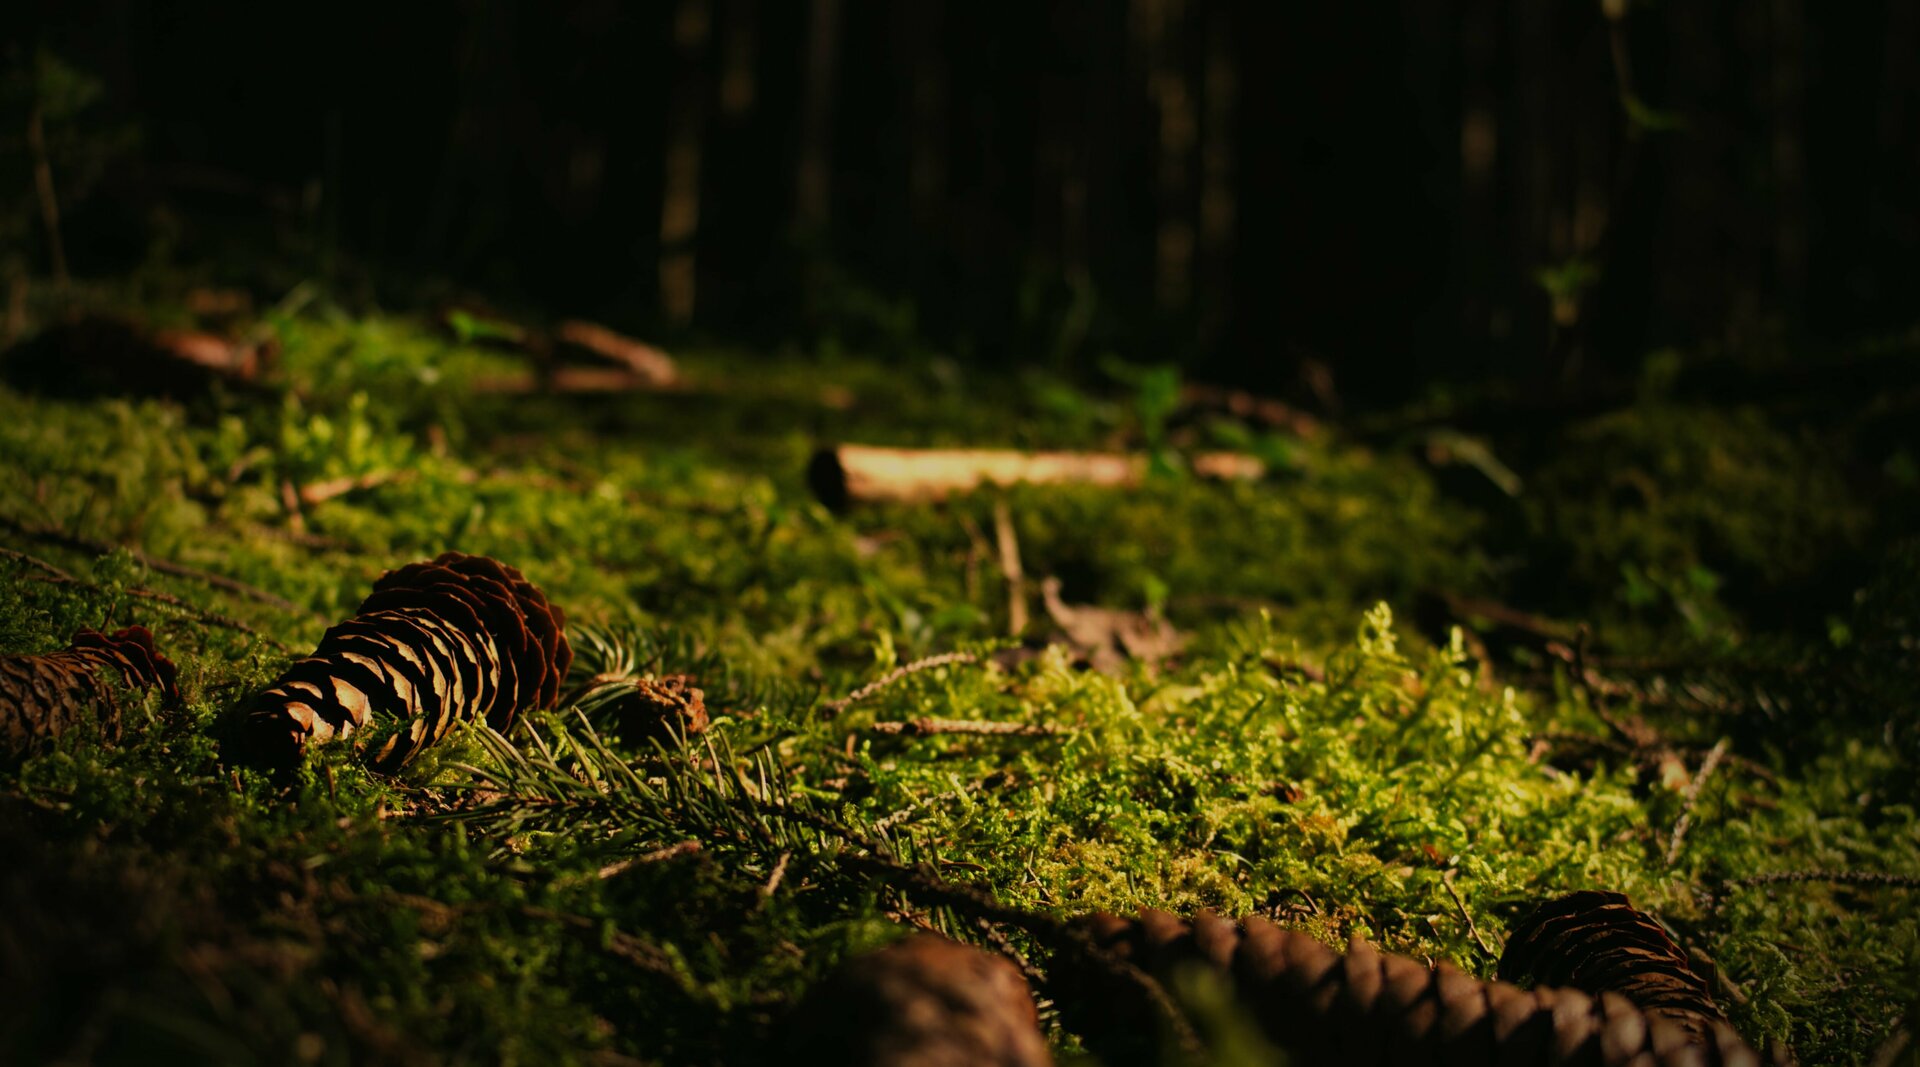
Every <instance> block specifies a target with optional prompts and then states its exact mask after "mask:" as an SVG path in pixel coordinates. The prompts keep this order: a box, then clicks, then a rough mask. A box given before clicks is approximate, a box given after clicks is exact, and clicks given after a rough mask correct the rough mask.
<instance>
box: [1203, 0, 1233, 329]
mask: <svg viewBox="0 0 1920 1067" xmlns="http://www.w3.org/2000/svg"><path fill="white" fill-rule="evenodd" d="M1205 31H1206V35H1207V49H1206V75H1205V79H1204V81H1203V82H1202V89H1201V98H1202V101H1203V102H1204V104H1205V114H1206V121H1205V124H1204V125H1203V127H1202V129H1201V142H1200V279H1201V285H1202V287H1203V291H1202V294H1201V299H1200V306H1201V312H1200V340H1201V344H1202V345H1203V346H1206V347H1211V346H1212V344H1213V343H1214V342H1215V341H1216V340H1218V338H1219V337H1220V336H1221V335H1222V334H1224V333H1225V332H1226V327H1227V320H1228V318H1229V317H1230V316H1231V314H1232V303H1231V300H1230V295H1231V294H1232V292H1233V230H1234V220H1235V218H1236V217H1237V216H1238V207H1239V205H1238V204H1237V203H1236V202H1235V200H1234V188H1233V152H1234V136H1233V131H1234V125H1233V124H1234V117H1235V103H1236V101H1237V97H1238V95H1239V91H1240V88H1239V71H1237V70H1236V69H1235V68H1234V64H1233V23H1232V15H1231V9H1230V8H1228V7H1225V6H1219V7H1215V8H1213V9H1212V10H1210V11H1208V12H1207V18H1206V27H1205Z"/></svg>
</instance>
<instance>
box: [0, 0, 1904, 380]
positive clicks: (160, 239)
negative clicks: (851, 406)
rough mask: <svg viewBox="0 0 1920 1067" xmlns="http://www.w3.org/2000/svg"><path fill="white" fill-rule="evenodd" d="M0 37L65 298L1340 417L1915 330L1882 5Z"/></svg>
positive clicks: (367, 23) (221, 18)
mask: <svg viewBox="0 0 1920 1067" xmlns="http://www.w3.org/2000/svg"><path fill="white" fill-rule="evenodd" d="M9 6H10V7H13V8H14V9H15V10H14V13H13V14H12V15H9V16H5V18H7V19H10V20H16V21H14V27H15V28H14V29H13V30H9V31H8V33H7V36H8V38H9V40H8V44H7V51H6V60H7V64H8V68H9V70H10V71H11V72H12V73H11V74H10V75H9V78H10V80H9V86H10V91H9V96H8V100H9V109H10V110H9V112H8V115H7V119H8V122H7V130H6V131H5V133H4V137H5V138H6V140H5V141H4V142H0V148H3V150H4V152H5V158H6V159H7V160H8V161H9V162H8V164H7V173H6V177H5V186H6V189H5V192H4V195H6V196H7V197H9V198H13V200H17V201H18V203H16V204H14V207H13V210H14V211H15V212H16V214H21V215H23V216H28V217H31V210H30V206H31V204H32V195H31V186H32V183H31V181H30V180H29V178H28V175H27V169H28V168H27V167H25V166H15V164H16V163H24V162H25V161H26V158H27V156H26V153H25V152H24V150H23V148H24V145H23V142H22V139H21V138H20V137H19V135H18V133H17V131H18V130H19V129H20V128H22V127H21V123H20V118H21V116H22V115H23V114H24V113H25V112H26V110H28V109H31V108H32V107H34V106H35V99H34V93H35V91H36V90H35V88H34V86H35V84H37V83H36V82H35V81H34V78H33V77H32V72H33V71H34V70H35V69H36V67H35V64H36V63H37V62H38V61H39V60H38V57H42V56H46V55H54V56H57V57H59V59H60V60H61V61H62V62H64V63H65V64H69V65H71V67H73V68H74V69H76V70H78V71H81V72H84V73H85V74H86V75H87V76H88V77H91V78H93V79H97V80H98V82H99V84H100V87H101V90H102V91H101V93H100V95H99V97H98V101H97V102H95V103H93V104H91V105H90V106H89V107H88V108H87V109H85V110H83V111H80V112H78V113H76V114H74V115H71V116H61V117H57V118H49V130H48V140H49V142H50V144H51V146H52V147H51V149H50V152H51V155H52V157H53V158H52V162H53V170H54V174H55V177H56V180H57V181H60V182H62V184H63V196H64V197H65V200H66V203H65V204H64V207H65V209H66V210H65V215H66V218H65V222H64V227H65V229H66V230H67V233H66V235H65V238H66V243H67V245H68V248H69V253H68V257H67V258H68V259H69V260H70V261H71V269H72V271H73V273H74V274H75V275H77V276H82V277H85V276H89V275H104V274H109V273H112V272H116V271H124V270H127V269H130V268H131V267H134V266H137V265H139V264H141V263H147V264H149V265H150V264H152V263H153V262H155V259H156V256H159V257H160V258H162V259H164V260H166V261H167V262H174V263H179V262H203V263H204V262H213V263H215V264H216V269H217V272H218V273H220V274H222V275H224V276H225V278H226V280H229V281H237V282H240V283H242V284H248V283H249V282H251V283H252V284H256V285H260V286H263V287H264V286H265V284H266V283H265V281H264V278H265V276H266V272H265V271H264V269H263V268H257V267H256V266H255V265H254V264H255V263H256V262H264V260H255V259H253V258H251V257H256V256H258V257H269V256H271V257H279V259H280V261H282V262H285V261H291V262H293V263H294V264H295V265H296V267H297V269H300V270H305V271H308V272H311V273H312V274H315V275H317V276H320V277H322V278H323V280H329V281H333V282H335V283H336V285H338V286H340V287H342V288H343V289H349V290H356V287H357V291H359V292H362V293H364V294H365V295H368V296H372V297H376V298H379V299H382V300H387V301H398V300H402V299H404V297H403V295H402V290H406V289H407V287H408V285H410V284H415V283H412V282H402V281H399V280H400V279H421V278H426V279H437V280H442V281H444V282H445V283H446V284H447V285H448V286H449V287H451V288H449V289H447V291H448V292H456V291H457V292H463V293H466V294H471V295H477V296H482V297H484V298H486V299H488V300H492V301H497V302H500V303H501V304H503V305H506V306H518V307H522V308H532V309H537V310H538V311H539V312H541V313H548V314H555V315H558V314H581V315H588V316H593V317H597V318H600V319H602V320H604V321H607V322H609V323H612V324H615V325H618V326H623V327H626V328H629V329H635V330H641V331H646V332H648V333H649V334H650V335H653V336H658V337H661V338H664V339H668V340H683V339H685V338H687V337H689V336H694V335H702V336H706V337H709V338H716V339H721V340H729V341H741V342H746V343H753V344H768V343H779V342H787V341H795V342H800V343H810V342H813V341H817V340H820V339H822V338H828V337H831V338H835V339H837V340H839V341H840V342H842V343H845V344H848V345H852V346H857V347H864V348H869V349H879V350H887V349H890V348H898V349H907V348H912V347H915V346H920V345H932V346H936V347H939V348H941V349H944V350H948V351H953V352H956V353H958V354H960V355H962V356H964V357H967V358H971V359H975V360H980V361H984V362H988V363H1006V364H1011V363H1017V362H1039V363H1044V364H1047V365H1049V366H1054V367H1057V368H1060V369H1063V370H1067V371H1070V372H1071V371H1077V370H1080V369H1083V368H1086V367H1089V366H1092V365H1093V364H1094V363H1095V361H1096V360H1097V359H1098V358H1099V357H1100V356H1102V355H1103V354H1106V353H1113V354H1117V355H1119V356H1121V357H1123V358H1126V359H1130V360H1135V361H1140V362H1179V363H1181V364H1183V365H1184V366H1186V367H1187V368H1189V370H1190V372H1191V373H1193V374H1195V375H1197V376H1201V377H1209V378H1216V379H1222V380H1229V381H1238V382H1245V383H1250V384H1257V385H1263V386H1268V387H1273V388H1281V389H1287V388H1292V389H1295V390H1296V391H1298V390H1299V389H1302V388H1304V386H1302V385H1301V383H1302V380H1303V379H1302V375H1301V371H1302V369H1303V368H1305V369H1307V370H1309V371H1312V370H1315V369H1316V368H1325V369H1326V370H1327V371H1328V372H1330V374H1331V377H1332V379H1333V380H1334V381H1336V382H1337V383H1338V386H1339V389H1340V390H1341V393H1342V394H1343V395H1345V396H1348V397H1359V398H1361V399H1368V398H1379V399H1394V398H1402V397H1405V396H1408V395H1412V394H1413V393H1415V392H1417V391H1419V390H1420V389H1422V388H1424V387H1427V386H1430V385H1432V384H1434V383H1468V384H1471V383H1486V382H1488V381H1502V382H1509V383H1541V382H1551V383H1556V387H1559V388H1564V387H1566V384H1567V383H1570V382H1571V383H1581V382H1592V381H1595V380H1598V379H1602V378H1607V377H1609V376H1627V375H1630V374H1632V373H1633V371H1634V368H1635V367H1636V366H1637V365H1638V363H1639V361H1640V359H1641V358H1642V357H1643V355H1644V354H1645V353H1647V352H1649V351H1651V350H1653V349H1656V348H1659V347H1661V346H1668V345H1682V346H1689V347H1694V348H1708V349H1711V348H1721V349H1725V350H1732V351H1745V352H1755V353H1761V352H1775V351H1779V350H1782V349H1783V348H1784V347H1785V346H1788V345H1790V346H1791V349H1792V350H1793V351H1794V352H1796V353H1798V354H1797V355H1796V356H1795V357H1793V358H1796V359H1800V360H1816V361H1817V360H1818V359H1820V358H1822V357H1821V356H1820V355H1819V353H1820V352H1822V351H1826V350H1828V348H1830V347H1831V345H1830V343H1831V342H1838V341H1847V340H1851V339H1855V338H1859V337H1863V336H1870V335H1873V334H1875V333H1876V332H1885V331H1889V330H1895V329H1904V328H1907V327H1911V326H1912V325H1913V324H1914V322H1915V319H1916V315H1915V302H1914V297H1915V295H1916V294H1920V267H1917V266H1916V262H1915V256H1914V250H1915V249H1916V247H1920V193H1916V189H1920V69H1917V68H1920V5H1916V4H1914V3H1913V2H1912V0H1848V2H1845V3H1827V4H1819V3H1812V2H1809V0H1739V2H1733V0H1691V2H1671V0H1661V2H1657V3H1632V4H1627V3H1617V4H1616V3H1613V2H1612V0H1605V2H1603V0H1593V2H1585V0H1565V2H1554V3H1546V2H1542V0H1456V2H1454V3H1434V2H1432V0H1404V2H1402V3H1398V4H1387V3H1358V4H1339V3H1316V4H1291V3H1277V2H1267V0H1132V2H1122V0H1036V2H1033V3H1023V4H992V3H964V4H963V3H957V2H951V0H920V2H916V3H907V2H896V3H879V2H871V0H673V2H659V3H629V4H620V3H613V2H605V0H603V2H586V3H572V4H531V3H527V4H502V3H488V2H479V0H475V2H466V3H455V4H446V3H410V2H388V3H382V4H366V3H346V4H335V5H326V6H320V7H314V6H307V5H280V4H259V3H255V4H245V5H241V4H225V3H219V4H197V5H185V4H158V3H149V2H135V0H95V2H57V0H37V2H31V3H20V4H16V5H9ZM89 138H92V139H91V140H89ZM102 146H106V147H102ZM11 202H12V201H10V203H11ZM696 219H697V221H693V222H690V221H689V220H696ZM17 233H18V234H19V235H23V236H24V235H31V236H32V239H31V240H27V241H23V242H22V243H21V247H19V248H17V249H15V250H14V251H13V252H11V253H7V255H9V256H11V258H10V259H9V260H8V263H9V267H8V269H9V270H15V271H19V270H25V271H28V272H34V273H40V272H44V271H45V270H46V269H47V267H48V264H47V262H46V258H47V254H46V252H45V250H44V248H43V245H44V244H45V242H44V240H43V239H42V238H43V235H42V234H40V233H39V232H38V230H37V229H36V228H35V227H33V226H31V225H29V226H27V227H25V228H21V229H18V230H17ZM156 247H158V248H159V249H160V251H159V252H156V251H155V249H156ZM349 264H351V266H349ZM689 264H690V266H689ZM1569 265H1571V266H1569ZM689 270H690V271H691V278H692V283H691V285H689V284H688V282H687V280H686V279H687V276H688V275H687V272H688V271H689ZM1576 283H1577V284H1576ZM410 291H411V290H410ZM1556 293H1557V294H1558V297H1559V299H1558V300H1557V301H1556V299H1555V294H1556ZM262 295H263V296H272V295H275V294H270V293H263V294H262ZM1556 305H1557V306H1556ZM1307 377H1308V378H1311V377H1313V375H1312V374H1309V375H1307ZM1322 380H1323V382H1324V379H1322Z"/></svg>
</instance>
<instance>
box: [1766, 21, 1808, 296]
mask: <svg viewBox="0 0 1920 1067" xmlns="http://www.w3.org/2000/svg"><path fill="white" fill-rule="evenodd" d="M1772 16H1773V17H1772V25H1771V27H1770V28H1771V30H1772V31H1773V32H1772V34H1771V36H1772V45H1773V56H1772V60H1773V62H1772V63H1771V64H1770V67H1771V73H1772V78H1771V86H1770V88H1771V90H1772V91H1771V94H1770V95H1771V97H1772V104H1773V106H1772V108H1771V109H1770V110H1771V112H1772V118H1773V139H1772V164H1773V165H1772V170H1773V200H1774V203H1773V221H1774V229H1773V275H1774V277H1773V283H1774V294H1775V299H1776V301H1777V302H1776V303H1775V307H1776V308H1777V309H1778V310H1779V312H1780V313H1782V314H1784V315H1786V316H1787V317H1788V318H1789V319H1797V318H1798V313H1799V311H1800V309H1801V308H1802V306H1803V305H1804V304H1805V298H1806V289H1807V204H1806V194H1807V163H1806V153H1805V145H1806V76H1805V72H1804V50H1805V48H1806V19H1805V17H1804V12H1803V11H1802V9H1801V0H1773V2H1772Z"/></svg>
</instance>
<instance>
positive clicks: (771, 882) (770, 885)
mask: <svg viewBox="0 0 1920 1067" xmlns="http://www.w3.org/2000/svg"><path fill="white" fill-rule="evenodd" d="M792 858H793V853H792V852H791V851H787V852H782V853H780V858H779V859H777V860H775V861H774V863H773V874H772V876H770V877H769V878H768V879H767V884H766V885H763V886H761V887H760V899H761V900H772V899H773V895H774V894H775V893H776V892H778V891H779V890H780V880H781V879H783V878H785V877H786V876H787V861H788V860H791V859H792Z"/></svg>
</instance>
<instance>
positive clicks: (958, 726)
mask: <svg viewBox="0 0 1920 1067" xmlns="http://www.w3.org/2000/svg"><path fill="white" fill-rule="evenodd" d="M873 730H874V732H875V733H881V734H893V735H897V736H901V737H932V736H934V735H936V734H969V735H972V736H975V737H1057V736H1059V735H1060V734H1061V733H1063V732H1065V731H1062V730H1061V729H1060V728H1059V727H1057V726H1048V725H1046V724H1045V723H1033V722H980V721H976V720H965V719H925V718H922V719H908V720H907V721H905V722H876V723H874V724H873Z"/></svg>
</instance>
